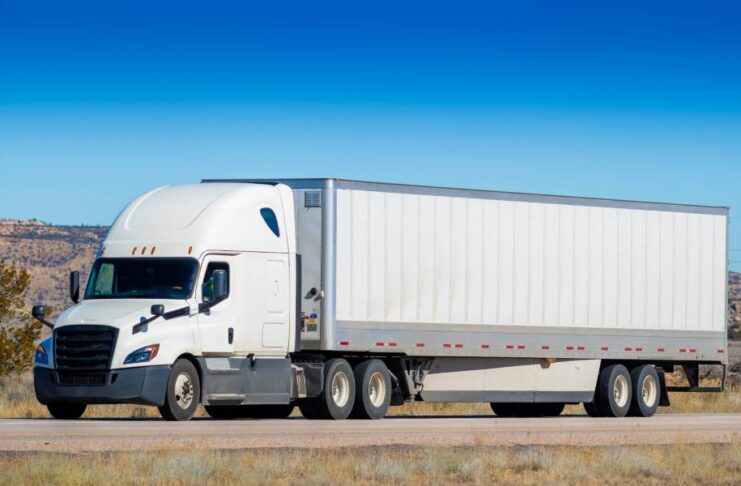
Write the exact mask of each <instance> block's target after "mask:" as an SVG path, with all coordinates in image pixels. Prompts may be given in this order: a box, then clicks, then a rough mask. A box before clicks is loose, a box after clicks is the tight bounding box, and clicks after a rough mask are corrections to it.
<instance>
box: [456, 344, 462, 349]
mask: <svg viewBox="0 0 741 486" xmlns="http://www.w3.org/2000/svg"><path fill="white" fill-rule="evenodd" d="M455 347H456V348H462V347H463V345H462V344H456V345H455Z"/></svg>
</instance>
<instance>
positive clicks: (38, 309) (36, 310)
mask: <svg viewBox="0 0 741 486" xmlns="http://www.w3.org/2000/svg"><path fill="white" fill-rule="evenodd" d="M45 314H46V307H45V306H43V305H35V306H33V307H32V308H31V315H32V316H33V318H34V319H36V320H37V321H39V322H40V323H41V324H43V325H45V326H46V327H49V328H53V327H54V324H53V323H51V322H49V321H47V320H46V319H44V315H45Z"/></svg>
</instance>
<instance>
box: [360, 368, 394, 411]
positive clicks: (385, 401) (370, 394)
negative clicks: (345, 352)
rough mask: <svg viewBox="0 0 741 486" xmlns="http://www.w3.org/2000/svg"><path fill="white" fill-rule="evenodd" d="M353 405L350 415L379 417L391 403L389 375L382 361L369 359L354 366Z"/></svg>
mask: <svg viewBox="0 0 741 486" xmlns="http://www.w3.org/2000/svg"><path fill="white" fill-rule="evenodd" d="M355 383H356V385H357V391H356V393H355V405H354V406H353V409H352V412H351V414H350V415H351V417H353V418H361V419H374V420H377V419H380V418H383V417H384V416H385V415H386V412H387V411H388V409H389V403H391V376H390V375H389V370H388V368H387V367H386V365H385V364H384V362H383V361H381V360H379V359H369V360H368V361H363V362H362V363H360V364H359V365H358V366H356V367H355Z"/></svg>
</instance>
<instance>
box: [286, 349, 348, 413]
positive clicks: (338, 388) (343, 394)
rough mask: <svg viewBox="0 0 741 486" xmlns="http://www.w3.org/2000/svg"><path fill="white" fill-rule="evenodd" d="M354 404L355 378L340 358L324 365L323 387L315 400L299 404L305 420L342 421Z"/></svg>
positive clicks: (306, 399) (308, 399)
mask: <svg viewBox="0 0 741 486" xmlns="http://www.w3.org/2000/svg"><path fill="white" fill-rule="evenodd" d="M354 403H355V376H354V374H353V371H352V368H351V367H350V365H349V364H348V362H347V361H345V360H344V359H342V358H336V359H331V360H329V361H327V362H326V363H325V364H324V387H323V389H322V393H321V394H320V395H319V396H318V397H316V398H305V399H304V400H303V401H302V402H301V403H300V404H299V408H300V409H301V413H303V415H304V417H306V418H307V419H325V420H344V419H346V418H347V417H349V416H350V412H352V409H353V404H354Z"/></svg>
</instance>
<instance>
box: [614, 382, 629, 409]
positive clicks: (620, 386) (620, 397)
mask: <svg viewBox="0 0 741 486" xmlns="http://www.w3.org/2000/svg"><path fill="white" fill-rule="evenodd" d="M629 389H630V387H629V386H628V379H627V378H625V376H623V375H618V377H617V378H615V386H614V387H613V392H614V394H615V404H617V406H618V407H620V408H622V407H624V406H626V405H627V404H628V395H629Z"/></svg>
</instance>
